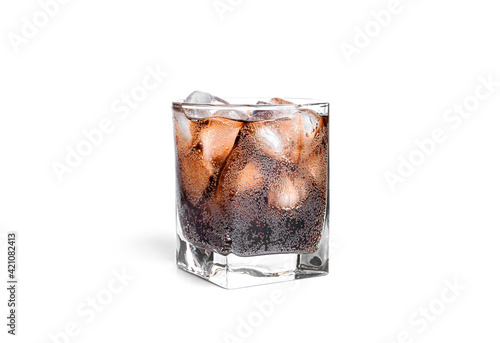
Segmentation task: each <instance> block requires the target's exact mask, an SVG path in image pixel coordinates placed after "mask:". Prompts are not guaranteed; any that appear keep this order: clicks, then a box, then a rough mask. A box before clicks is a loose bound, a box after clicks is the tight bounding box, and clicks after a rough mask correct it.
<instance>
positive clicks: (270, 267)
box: [173, 98, 329, 288]
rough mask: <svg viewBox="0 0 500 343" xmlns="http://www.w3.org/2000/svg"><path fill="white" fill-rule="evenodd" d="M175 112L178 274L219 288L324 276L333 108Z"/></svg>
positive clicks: (295, 105) (235, 101)
mask: <svg viewBox="0 0 500 343" xmlns="http://www.w3.org/2000/svg"><path fill="white" fill-rule="evenodd" d="M225 100H227V102H229V103H225V102H224V103H215V104H214V103H211V104H198V103H187V102H185V101H182V100H181V101H177V102H174V103H173V114H174V115H173V120H174V131H175V156H176V173H177V178H176V180H177V187H176V189H177V194H176V195H177V208H176V221H177V265H178V266H179V267H180V268H181V269H183V270H185V271H187V272H189V273H192V274H195V275H197V276H199V277H202V278H204V279H206V280H208V281H211V282H213V283H215V284H217V285H219V286H221V287H224V288H239V287H246V286H253V285H259V284H267V283H272V282H281V281H289V280H294V279H300V278H307V277H312V276H319V275H325V274H327V273H328V235H329V229H328V216H329V208H328V201H329V199H328V196H329V195H328V194H329V193H328V178H329V172H328V131H329V124H328V116H329V104H328V103H326V102H322V101H316V100H311V99H289V98H287V100H282V99H277V98H275V99H272V101H270V102H268V101H269V100H268V98H267V99H265V98H262V99H261V98H232V99H231V98H225Z"/></svg>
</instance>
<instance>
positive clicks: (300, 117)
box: [295, 109, 323, 144]
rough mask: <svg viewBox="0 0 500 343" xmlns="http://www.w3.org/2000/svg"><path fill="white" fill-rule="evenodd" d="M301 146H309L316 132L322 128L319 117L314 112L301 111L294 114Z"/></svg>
mask: <svg viewBox="0 0 500 343" xmlns="http://www.w3.org/2000/svg"><path fill="white" fill-rule="evenodd" d="M295 117H296V119H297V125H298V129H299V132H300V133H301V136H302V137H301V139H302V144H310V142H311V141H312V140H313V139H314V137H316V135H317V134H318V132H319V131H320V130H321V129H322V128H323V121H322V120H321V117H320V116H319V115H318V114H317V113H316V112H314V111H312V110H309V109H302V110H300V111H298V112H297V113H295Z"/></svg>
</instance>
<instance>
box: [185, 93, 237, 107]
mask: <svg viewBox="0 0 500 343" xmlns="http://www.w3.org/2000/svg"><path fill="white" fill-rule="evenodd" d="M185 102H187V103H190V104H217V103H221V104H226V105H227V104H229V103H228V102H227V101H225V100H223V99H221V98H219V97H216V96H214V95H212V94H210V93H206V92H200V91H194V92H193V93H191V94H189V95H188V97H187V98H186V100H185Z"/></svg>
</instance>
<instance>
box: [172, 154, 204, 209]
mask: <svg viewBox="0 0 500 343" xmlns="http://www.w3.org/2000/svg"><path fill="white" fill-rule="evenodd" d="M177 166H178V171H177V172H178V179H179V183H180V186H181V189H182V191H183V192H184V194H185V195H186V198H187V200H188V201H189V202H190V203H191V204H192V205H196V204H198V203H199V201H200V199H201V197H202V196H203V193H204V192H205V189H207V187H208V186H209V184H210V177H211V173H210V172H209V170H208V169H207V168H206V166H205V164H204V163H203V160H202V158H201V156H200V155H199V153H198V152H197V151H190V152H187V153H179V154H178V158H177Z"/></svg>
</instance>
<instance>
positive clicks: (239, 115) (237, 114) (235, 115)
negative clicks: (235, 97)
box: [213, 110, 248, 120]
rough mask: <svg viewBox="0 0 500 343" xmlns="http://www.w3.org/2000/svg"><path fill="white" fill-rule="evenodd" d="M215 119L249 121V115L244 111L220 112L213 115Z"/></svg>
mask: <svg viewBox="0 0 500 343" xmlns="http://www.w3.org/2000/svg"><path fill="white" fill-rule="evenodd" d="M213 116H214V117H223V118H230V119H235V120H247V119H248V115H247V114H246V113H245V112H243V111H237V110H219V111H217V112H215V113H214V114H213Z"/></svg>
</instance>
